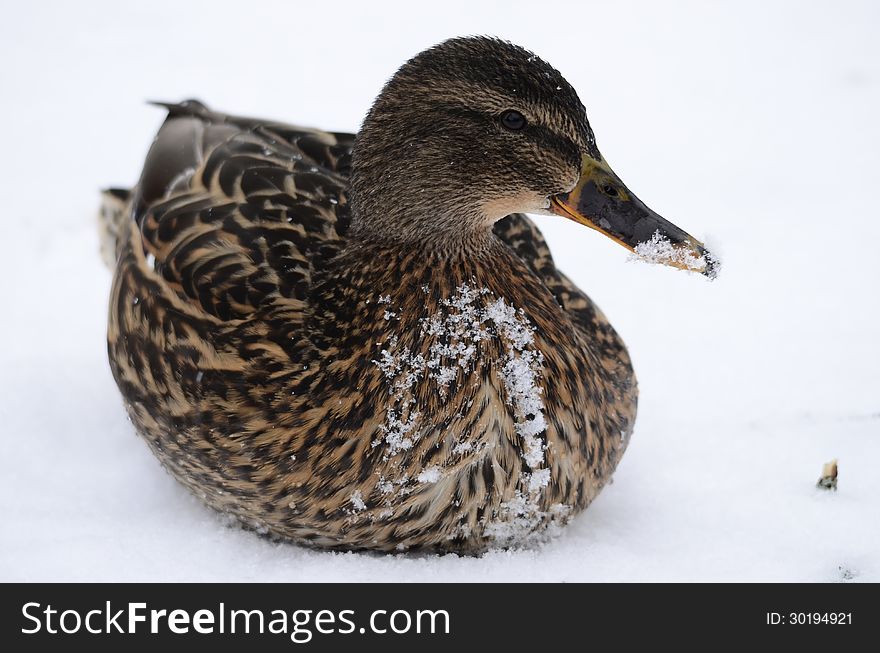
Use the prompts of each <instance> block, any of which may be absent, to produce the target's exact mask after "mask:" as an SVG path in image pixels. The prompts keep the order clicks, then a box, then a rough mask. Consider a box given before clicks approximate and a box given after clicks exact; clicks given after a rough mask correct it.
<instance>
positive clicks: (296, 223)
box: [104, 37, 715, 554]
mask: <svg viewBox="0 0 880 653" xmlns="http://www.w3.org/2000/svg"><path fill="white" fill-rule="evenodd" d="M164 106H165V107H166V108H167V111H168V115H167V119H166V120H165V122H164V124H163V125H162V127H161V129H160V130H159V132H158V135H157V136H156V138H155V141H154V142H153V144H152V147H151V148H150V150H149V153H148V155H147V157H146V161H145V164H144V168H143V173H142V175H141V177H140V180H139V181H138V183H137V185H136V186H135V187H134V188H132V189H131V190H119V189H117V190H114V191H111V192H108V193H107V194H106V197H105V205H104V216H105V225H106V228H107V235H108V238H109V239H110V244H111V247H110V250H111V251H112V257H111V258H112V259H113V269H114V278H113V285H112V291H111V298H110V312H109V329H108V346H109V358H110V365H111V368H112V372H113V376H114V378H115V380H116V382H117V384H118V386H119V389H120V391H121V392H122V396H123V398H124V402H125V406H126V408H127V411H128V413H129V415H130V417H131V420H132V421H133V423H134V425H135V427H136V429H137V432H138V433H139V434H140V436H141V437H142V438H143V439H144V440H145V441H146V442H147V444H148V445H149V447H150V448H151V449H152V451H153V453H154V454H155V455H156V457H157V458H158V459H159V460H160V461H161V463H162V464H163V465H164V466H165V468H166V469H167V470H168V471H169V472H170V473H171V474H172V475H173V476H174V477H175V478H176V479H178V480H179V481H180V482H181V483H183V484H184V485H185V486H186V487H187V488H189V489H190V490H191V491H192V492H194V493H195V494H196V495H198V496H199V497H200V498H201V499H202V500H203V501H204V502H205V503H206V504H208V505H209V506H211V507H213V508H215V509H217V510H219V511H222V512H224V513H229V514H231V515H234V516H235V517H237V518H238V519H239V520H240V521H241V522H242V523H243V524H245V525H247V526H248V527H250V528H252V529H254V530H256V531H257V532H259V533H262V534H265V535H267V536H269V537H272V538H277V539H284V540H290V541H293V542H297V543H303V544H309V545H313V546H316V547H323V548H331V549H345V550H358V549H373V550H380V551H401V550H409V549H420V550H430V551H457V552H462V553H469V554H470V553H478V552H481V551H483V550H485V549H486V548H489V547H509V546H520V545H528V544H529V543H532V542H536V541H539V540H540V539H542V538H545V537H547V536H548V535H549V534H552V533H554V532H558V531H559V529H560V528H561V527H562V526H563V525H564V524H565V523H566V522H567V521H568V520H569V519H571V517H572V516H574V515H575V514H577V513H578V512H580V511H581V510H583V509H584V508H585V507H587V506H588V505H589V504H590V502H591V501H592V500H593V499H594V498H595V497H596V496H597V494H598V493H599V491H600V490H601V489H602V487H603V486H604V485H605V484H606V483H607V482H608V480H609V479H610V478H611V475H612V473H613V472H614V469H615V467H616V466H617V464H618V462H619V461H620V458H621V456H622V455H623V452H624V451H625V449H626V447H627V444H628V442H629V440H630V435H631V433H632V429H633V423H634V421H635V417H636V402H637V387H636V379H635V376H634V373H633V368H632V365H631V363H630V358H629V356H628V354H627V350H626V347H625V346H624V343H623V342H622V341H621V339H620V337H619V336H618V334H617V332H616V331H615V330H614V329H613V328H612V326H611V325H610V324H609V323H608V320H607V319H606V318H605V316H604V315H603V314H602V312H601V311H600V310H599V309H598V308H597V307H596V305H595V304H594V303H593V302H592V301H591V300H590V299H589V298H588V297H587V296H586V295H585V294H584V293H583V292H581V291H580V290H579V289H578V288H577V287H576V286H575V285H574V284H573V283H572V282H571V281H570V280H569V278H568V277H566V276H565V275H564V274H563V273H562V272H560V271H559V270H557V269H556V267H555V265H554V263H553V259H552V257H551V255H550V251H549V250H548V247H547V245H546V243H545V241H544V239H543V238H542V236H541V233H540V232H539V230H538V229H537V227H536V226H535V225H534V223H533V222H532V221H531V220H530V219H529V218H527V217H526V216H525V215H523V214H524V213H536V214H553V215H560V216H564V217H565V218H569V219H572V220H574V221H576V222H578V223H580V224H583V225H585V226H587V227H591V228H592V229H596V230H598V231H600V232H602V233H604V234H606V235H608V236H610V237H611V238H612V239H614V240H615V241H617V242H618V243H620V244H622V245H624V246H625V247H627V248H629V249H631V250H635V251H638V249H639V248H640V247H642V248H645V247H647V248H648V249H646V250H645V252H647V253H648V254H651V253H652V252H653V253H654V254H656V253H657V252H660V255H661V258H662V260H663V261H664V262H668V263H670V264H672V265H676V266H678V267H685V268H690V269H693V270H696V271H698V272H702V273H703V274H706V275H709V276H711V275H712V274H713V273H714V269H715V263H714V260H713V259H712V258H711V256H710V255H709V254H708V252H706V250H705V249H704V247H703V246H702V245H701V244H700V243H699V242H697V241H696V240H694V239H693V238H691V237H690V236H688V235H687V234H686V233H685V232H683V231H682V230H681V229H678V228H677V227H675V226H674V225H672V224H670V223H669V222H667V221H665V220H664V219H663V218H661V217H660V216H659V215H657V214H656V213H654V212H653V211H651V210H650V209H648V208H647V207H646V206H645V205H644V204H643V203H642V202H641V201H639V200H638V198H636V196H635V195H633V194H632V193H631V192H630V191H629V190H628V189H627V188H626V186H624V184H623V183H622V182H621V181H620V179H619V178H618V177H617V175H616V174H615V173H614V172H612V170H611V168H610V167H609V166H608V164H607V163H606V162H605V160H604V159H603V157H602V155H601V154H600V153H599V150H598V148H597V146H596V140H595V138H594V135H593V131H592V130H591V128H590V125H589V123H588V121H587V116H586V112H585V109H584V107H583V105H582V104H581V102H580V100H579V99H578V96H577V94H576V93H575V91H574V89H573V88H572V87H571V85H570V84H569V83H568V82H566V81H565V79H563V77H562V76H561V75H560V73H559V72H557V71H556V70H555V69H554V68H552V67H551V66H550V65H548V64H547V63H545V62H544V61H542V60H541V59H540V58H538V57H537V56H535V55H534V54H532V53H531V52H529V51H527V50H525V49H523V48H521V47H518V46H516V45H513V44H511V43H508V42H505V41H502V40H497V39H493V38H484V37H479V38H455V39H452V40H448V41H446V42H444V43H441V44H439V45H437V46H434V47H432V48H430V49H428V50H426V51H424V52H422V53H421V54H419V55H417V56H415V57H414V58H412V59H411V60H409V61H408V62H406V63H405V64H404V65H403V66H402V67H401V68H400V69H399V70H398V71H397V73H396V74H395V75H394V76H393V77H392V78H391V79H390V81H388V82H387V84H386V85H385V87H384V88H383V89H382V91H381V93H380V94H379V96H378V98H377V99H376V101H375V103H374V104H373V106H372V108H371V109H370V111H369V113H368V115H367V117H366V119H365V120H364V122H363V125H362V128H361V130H360V132H359V133H358V134H357V135H356V136H355V135H352V134H344V133H332V132H325V131H319V130H316V129H307V128H302V127H294V126H290V125H286V124H282V123H279V122H272V121H267V120H258V119H252V118H241V117H235V116H231V115H225V114H222V113H218V112H215V111H212V110H210V109H208V108H207V107H206V106H205V105H204V104H202V103H200V102H198V101H195V100H189V101H186V102H182V103H180V104H166V105H164ZM659 245H662V246H663V247H665V248H666V250H667V251H666V253H665V254H664V253H663V247H659Z"/></svg>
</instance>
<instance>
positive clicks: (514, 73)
mask: <svg viewBox="0 0 880 653" xmlns="http://www.w3.org/2000/svg"><path fill="white" fill-rule="evenodd" d="M351 206H352V229H351V235H352V237H354V238H362V239H369V240H381V241H392V242H398V243H400V242H406V243H410V244H416V245H419V246H440V247H443V248H447V249H448V248H454V247H456V246H465V245H473V244H474V243H481V242H485V240H486V239H487V238H490V237H491V227H492V224H494V222H496V221H497V220H500V219H501V218H503V217H505V216H507V215H509V214H511V213H518V212H521V213H544V214H554V215H560V216H563V217H565V218H568V219H571V220H574V221H575V222H577V223H579V224H582V225H584V226H587V227H590V228H592V229H595V230H596V231H599V232H601V233H603V234H605V235H606V236H608V237H610V238H611V239H613V240H614V241H615V242H617V243H619V244H621V245H623V246H624V247H626V248H627V249H629V250H630V251H634V252H636V253H637V254H643V255H646V256H648V258H653V259H654V262H661V263H667V264H669V265H673V266H675V267H680V268H685V269H691V270H694V271H698V272H701V273H703V274H705V275H707V276H710V277H712V276H714V273H715V267H716V265H715V261H714V259H713V258H712V256H711V255H710V254H709V253H708V252H707V251H706V249H705V247H704V246H703V245H702V243H700V242H698V241H697V240H695V239H694V238H693V237H691V236H690V235H688V234H687V233H685V232H684V231H683V230H682V229H679V228H678V227H676V226H675V225H673V224H672V223H670V222H668V221H667V220H665V219H663V218H662V217H661V216H659V215H658V214H657V213H655V212H654V211H652V210H651V209H649V208H648V207H647V206H646V205H645V204H644V203H643V202H642V201H641V200H639V199H638V198H637V197H636V196H635V195H634V194H633V193H632V192H631V191H630V190H629V189H628V188H627V187H626V186H625V185H624V184H623V182H622V181H621V180H620V178H619V177H618V176H617V175H616V174H615V173H614V172H613V171H612V170H611V168H610V167H609V166H608V164H607V163H606V162H605V159H604V158H603V157H602V155H601V153H600V152H599V149H598V147H597V146H596V139H595V136H594V135H593V131H592V129H591V128H590V124H589V122H588V120H587V115H586V110H585V109H584V106H583V104H581V101H580V99H579V98H578V96H577V93H576V92H575V90H574V88H572V86H571V85H570V84H569V83H568V82H567V81H566V80H565V79H564V78H563V77H562V75H560V74H559V72H558V71H556V70H555V69H554V68H553V67H551V66H550V65H549V64H547V63H546V62H544V61H543V60H541V59H540V58H538V57H537V56H536V55H534V54H532V53H531V52H529V51H527V50H525V49H523V48H521V47H519V46H516V45H513V44H511V43H507V42H505V41H501V40H498V39H493V38H487V37H468V38H454V39H450V40H448V41H445V42H443V43H441V44H439V45H436V46H434V47H432V48H430V49H428V50H426V51H424V52H422V53H421V54H418V55H416V56H415V57H414V58H412V59H411V60H409V61H408V62H406V63H405V64H404V65H403V66H402V67H401V68H400V70H398V71H397V73H396V74H395V75H394V76H393V77H392V78H391V79H390V80H389V81H388V83H387V84H386V85H385V87H384V88H383V90H382V92H381V93H380V95H379V96H378V98H377V99H376V101H375V103H374V105H373V107H372V108H371V109H370V112H369V113H368V115H367V117H366V119H365V120H364V123H363V125H362V127H361V130H360V132H359V133H358V135H357V138H356V140H355V145H354V150H353V153H352V176H351Z"/></svg>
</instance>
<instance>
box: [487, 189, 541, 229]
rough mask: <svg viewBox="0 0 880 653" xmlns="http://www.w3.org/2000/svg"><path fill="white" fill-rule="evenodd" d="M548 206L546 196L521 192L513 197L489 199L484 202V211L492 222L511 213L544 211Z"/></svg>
mask: <svg viewBox="0 0 880 653" xmlns="http://www.w3.org/2000/svg"><path fill="white" fill-rule="evenodd" d="M547 207H548V200H547V198H546V197H542V196H541V195H538V194H537V193H520V194H518V195H515V196H512V197H504V198H498V199H493V200H489V201H488V202H486V203H485V204H483V213H484V214H485V216H486V217H487V218H488V219H489V220H490V221H491V222H496V221H498V220H500V219H501V218H503V217H506V216H508V215H510V214H511V213H543V212H545V211H546V210H547Z"/></svg>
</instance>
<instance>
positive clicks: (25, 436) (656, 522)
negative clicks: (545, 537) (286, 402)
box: [0, 0, 880, 581]
mask: <svg viewBox="0 0 880 653" xmlns="http://www.w3.org/2000/svg"><path fill="white" fill-rule="evenodd" d="M418 4H419V3H407V5H401V6H397V5H393V4H383V3H378V2H359V3H352V4H351V5H341V4H339V3H336V2H315V3H288V2H273V3H267V2H249V3H241V2H229V3H227V2H218V1H216V0H214V1H211V2H204V3H201V2H191V3H181V2H178V1H176V0H175V1H170V2H169V1H165V0H162V1H159V0H151V2H144V3H117V2H89V3H70V2H56V3H47V2H29V3H18V4H17V5H15V6H14V7H12V6H10V7H7V9H6V10H5V12H4V19H3V20H2V21H0V55H2V56H0V59H2V61H3V66H2V67H0V88H2V95H3V99H2V101H0V125H2V126H3V138H2V150H0V151H2V156H0V184H2V188H3V202H2V211H3V216H2V221H0V224H2V231H0V234H2V235H0V243H2V256H0V298H2V304H0V343H2V345H0V437H2V442H0V444H2V449H0V450H2V453H3V458H4V461H5V463H4V469H3V473H2V474H0V511H2V515H3V520H2V526H0V580H50V579H72V580H128V579H137V580H171V579H180V580H303V581H306V580H308V581H315V580H337V581H339V580H363V581H378V580H383V581H395V580H405V581H416V580H423V581H435V580H436V581H451V580H465V581H483V580H501V581H504V580H568V581H575V580H601V581H611V580H624V581H629V580H698V581H702V580H758V581H761V580H767V581H782V580H794V581H807V580H818V581H837V580H848V579H853V580H856V581H880V392H878V390H880V380H878V375H877V366H878V363H880V338H878V337H877V336H878V327H877V321H878V318H880V292H878V290H877V285H878V281H880V274H878V271H880V263H878V254H877V245H878V243H880V211H878V208H877V202H878V199H877V192H878V189H877V183H878V177H880V121H878V119H877V117H878V116H880V41H878V39H877V37H876V33H877V31H878V28H880V8H878V5H877V4H876V3H873V2H870V1H869V2H863V3H857V2H835V3H827V2H791V3H779V2H768V1H767V0H761V1H759V2H744V1H743V0H737V1H736V2H727V3H720V2H711V3H709V2H702V1H700V2H690V3H674V4H670V3H655V2H650V1H649V0H645V1H643V2H614V3H610V2H584V1H583V0H579V1H578V2H572V3H570V4H566V3H560V2H551V1H549V0H544V1H543V2H540V3H534V2H514V1H513V0H505V1H504V2H500V3H477V2H473V1H472V0H471V1H467V2H454V1H451V0H450V1H448V2H444V3H442V4H440V5H438V4H436V3H427V4H426V5H425V7H426V8H425V9H423V10H419V11H420V12H421V13H419V14H417V15H416V14H413V11H414V10H413V9H412V8H405V7H406V6H409V7H412V6H417V5H418ZM473 33H488V34H494V35H499V36H502V37H505V38H509V39H511V40H513V41H515V42H518V43H520V44H522V45H524V46H526V47H529V48H531V49H533V50H535V51H536V52H537V53H538V54H540V55H542V56H543V57H544V58H546V59H547V60H548V61H550V62H551V63H552V64H554V65H555V66H556V67H557V68H559V69H560V70H561V71H562V72H563V74H565V75H566V76H567V78H568V79H569V80H570V81H571V82H572V84H573V85H574V86H575V88H577V89H579V92H580V94H581V98H582V99H583V101H584V103H585V104H586V105H587V108H588V110H589V113H590V118H591V121H592V124H593V128H594V129H595V131H596V134H597V137H598V139H599V145H600V147H601V148H602V151H603V153H604V154H605V156H606V158H607V159H608V160H609V161H610V162H611V163H612V165H613V166H614V167H615V169H616V170H617V172H618V173H619V174H620V175H621V177H622V178H623V179H624V181H625V182H626V183H627V184H628V185H629V186H630V187H631V188H632V189H633V190H634V191H635V192H636V193H638V194H639V196H640V197H641V198H642V199H644V200H645V201H646V202H647V203H648V204H649V205H650V206H651V207H652V208H654V209H656V210H657V211H659V212H660V213H661V214H663V215H664V216H665V217H667V218H669V219H670V220H672V221H673V222H675V223H676V224H678V225H680V226H682V227H683V228H685V229H687V230H688V231H690V232H691V233H694V234H695V235H697V236H706V238H707V240H708V241H709V243H710V245H711V246H712V248H713V249H714V250H715V251H716V252H717V253H719V254H720V255H721V257H722V259H723V261H724V268H723V270H722V272H721V275H720V278H719V279H718V280H717V281H716V282H714V283H708V282H706V281H705V280H704V279H702V278H700V277H697V276H694V275H688V274H685V273H683V272H679V271H676V270H672V269H667V268H660V267H657V266H648V265H643V264H639V263H632V262H627V255H626V252H625V251H624V250H622V249H621V248H619V247H617V246H615V245H614V244H613V243H611V242H610V241H608V240H607V239H604V238H601V237H600V236H598V235H597V234H595V233H594V232H591V231H589V230H586V229H583V228H579V227H578V226H577V225H575V224H573V223H570V222H567V221H564V220H561V219H558V218H557V219H553V218H549V217H540V218H538V220H539V223H540V226H541V227H542V228H543V229H544V232H545V234H546V235H547V237H548V239H549V240H550V243H551V246H552V248H553V251H554V253H555V255H556V258H557V262H558V264H559V266H560V267H561V268H562V269H564V270H565V271H566V272H568V274H569V275H571V276H572V277H573V278H574V279H575V281H576V282H577V283H578V284H579V285H580V286H581V287H582V288H584V289H586V290H587V292H589V293H590V294H591V295H592V296H593V298H594V299H596V300H597V302H598V303H599V305H600V306H601V307H602V308H603V309H604V310H605V312H606V313H607V315H608V316H609V317H610V318H611V320H612V322H613V323H614V325H615V326H616V327H617V328H618V329H619V331H620V333H621V334H622V335H623V337H624V338H625V339H626V341H627V342H628V344H629V346H630V350H631V353H632V357H633V360H634V362H635V365H636V370H637V372H638V375H639V379H640V384H641V400H640V415H639V419H638V423H637V426H636V432H635V435H634V438H633V441H632V445H631V446H630V449H629V451H628V452H627V455H626V456H625V458H624V460H623V463H622V464H621V467H620V469H619V471H618V473H617V475H616V477H615V482H614V484H613V485H611V486H610V487H608V488H607V489H606V490H605V491H604V492H603V494H602V495H601V496H600V498H599V499H598V500H597V501H596V502H595V504H594V505H593V506H592V507H591V508H590V509H589V510H588V511H587V512H586V513H584V514H583V515H582V516H581V517H579V518H578V519H576V520H575V521H574V523H573V524H572V525H571V526H570V527H569V528H568V529H567V530H566V532H565V534H564V535H563V536H562V537H561V538H560V539H558V540H556V541H554V542H552V543H550V544H548V545H546V546H544V547H543V548H540V549H538V550H530V551H516V552H495V553H491V554H488V555H486V556H484V557H482V558H477V559H473V558H470V559H469V558H458V557H455V556H445V557H423V556H411V555H401V556H393V557H384V556H376V555H364V554H332V553H323V552H316V551H310V550H304V549H301V548H298V547H295V546H291V545H278V544H272V543H269V542H266V541H264V540H261V539H259V538H257V537H255V536H254V535H252V534H250V533H247V532H243V531H241V530H239V529H237V528H234V527H230V526H228V525H226V524H225V523H224V521H223V520H222V519H221V518H219V517H218V516H216V515H214V514H213V513H211V512H209V511H208V510H207V509H205V508H203V507H201V505H200V504H199V503H198V502H197V501H196V500H195V499H193V498H191V497H190V496H189V495H188V494H187V493H186V491H184V490H183V488H182V487H180V486H178V485H177V484H176V483H175V482H174V481H173V480H172V479H171V478H170V477H169V476H167V475H166V474H165V473H164V472H163V471H162V469H161V468H160V466H159V464H158V463H157V462H156V461H155V460H154V459H153V457H152V456H151V454H150V453H149V451H148V450H147V447H146V446H145V445H144V444H142V443H141V442H140V441H139V440H138V439H137V438H136V437H135V435H134V433H133V430H132V427H131V425H130V424H129V423H128V422H127V421H126V418H125V415H124V413H123V409H122V404H121V401H120V399H119V395H118V392H117V390H116V388H115V385H114V383H113V380H112V379H111V376H110V372H109V369H108V366H107V362H106V354H105V347H104V329H105V320H106V298H107V293H108V288H109V283H110V274H109V273H108V271H107V270H105V269H104V268H103V267H102V264H101V261H100V257H99V255H98V243H97V237H96V232H95V228H94V222H93V215H94V213H95V209H96V206H97V202H98V195H97V191H98V189H99V188H100V187H102V186H105V185H111V184H116V185H125V184H131V183H132V182H133V181H134V180H135V179H136V177H137V175H138V171H139V165H140V162H141V160H142V157H143V155H144V153H145V150H146V148H147V146H148V145H149V142H150V139H151V138H152V135H153V133H154V131H155V129H156V128H157V127H158V124H159V122H160V121H161V119H162V114H161V112H160V111H158V110H156V109H155V108H151V107H148V106H146V105H145V104H143V100H145V99H150V98H153V99H170V100H177V99H182V98H185V97H190V96H196V97H199V98H201V99H203V100H205V101H206V102H208V103H210V104H212V105H213V106H216V107H217V108H220V109H224V110H228V111H234V112H237V113H249V114H258V115H269V116H274V117H278V118H281V119H286V120H288V121H292V122H299V123H303V124H313V125H317V126H322V127H327V128H334V129H340V130H343V129H344V130H353V129H356V128H357V126H358V124H359V121H360V119H361V117H362V115H363V113H364V112H365V110H366V108H367V107H368V105H369V103H370V101H371V99H372V97H373V96H374V95H375V94H376V92H378V90H379V88H380V87H381V85H382V83H383V82H384V80H385V79H386V78H387V77H388V76H389V75H391V74H392V72H393V71H394V70H395V68H396V66H397V65H399V64H400V63H401V62H402V61H403V60H404V59H406V58H407V57H409V56H411V55H412V54H414V53H416V52H418V51H419V50H421V49H423V48H424V47H426V46H428V45H430V44H432V43H434V42H437V41H440V40H442V39H444V38H446V37H448V36H452V35H458V34H473ZM832 458H839V460H840V484H839V491H838V492H836V493H832V492H827V491H822V490H818V489H816V487H815V483H816V480H817V478H818V477H819V475H820V472H821V469H822V464H823V463H825V462H827V461H828V460H830V459H832Z"/></svg>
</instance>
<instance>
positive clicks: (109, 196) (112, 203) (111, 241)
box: [98, 188, 131, 270]
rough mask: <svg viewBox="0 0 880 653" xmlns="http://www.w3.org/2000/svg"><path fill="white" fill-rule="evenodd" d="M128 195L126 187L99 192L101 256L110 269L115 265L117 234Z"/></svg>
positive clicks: (123, 217) (124, 214)
mask: <svg viewBox="0 0 880 653" xmlns="http://www.w3.org/2000/svg"><path fill="white" fill-rule="evenodd" d="M130 197H131V191H130V190H129V189H127V188H108V189H106V190H104V191H103V192H102V193H101V210H100V212H99V213H98V232H99V236H100V239H101V258H103V259H104V263H106V264H107V267H109V268H110V269H111V270H112V269H113V268H114V267H115V266H116V257H117V245H118V241H119V234H120V231H121V229H122V225H123V221H124V220H125V219H126V217H127V215H128V200H129V198H130Z"/></svg>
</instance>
